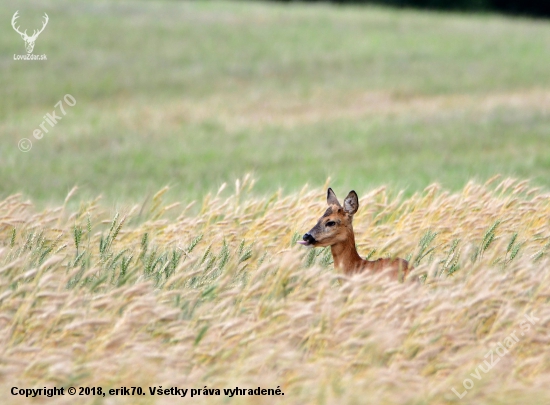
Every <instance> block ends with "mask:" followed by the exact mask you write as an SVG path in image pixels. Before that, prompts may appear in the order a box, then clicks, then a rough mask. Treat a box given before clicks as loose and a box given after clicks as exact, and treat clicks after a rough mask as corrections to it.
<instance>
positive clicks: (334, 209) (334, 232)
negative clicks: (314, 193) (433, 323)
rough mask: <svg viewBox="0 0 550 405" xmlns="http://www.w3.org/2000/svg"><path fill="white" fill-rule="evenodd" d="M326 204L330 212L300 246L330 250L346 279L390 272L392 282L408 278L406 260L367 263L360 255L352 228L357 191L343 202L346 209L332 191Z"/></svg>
mask: <svg viewBox="0 0 550 405" xmlns="http://www.w3.org/2000/svg"><path fill="white" fill-rule="evenodd" d="M327 203H328V205H329V208H328V209H327V210H326V212H325V213H324V215H323V216H322V217H321V218H320V219H319V221H318V222H317V224H316V225H315V226H314V227H313V228H311V230H310V231H309V232H308V233H306V234H305V235H304V237H303V240H304V241H303V242H300V243H302V244H304V245H307V246H313V247H326V246H330V250H331V253H332V258H333V259H334V267H335V268H336V269H337V270H339V271H342V272H343V273H344V274H346V275H351V274H355V273H361V272H363V271H371V272H381V271H383V270H386V269H389V275H390V277H391V278H392V279H395V280H402V279H404V278H405V277H406V276H407V274H408V273H409V272H410V270H411V265H410V264H409V262H407V261H406V260H404V259H400V258H395V259H378V260H365V259H362V258H361V257H360V256H359V254H358V253H357V249H356V248H355V234H354V232H353V226H352V221H353V215H354V214H355V213H356V212H357V209H358V208H359V199H358V198H357V194H356V193H355V191H350V192H349V194H348V196H347V197H346V199H345V200H344V206H342V205H340V203H339V202H338V199H337V198H336V195H335V194H334V191H332V189H331V188H329V189H328V192H327ZM327 224H328V225H327Z"/></svg>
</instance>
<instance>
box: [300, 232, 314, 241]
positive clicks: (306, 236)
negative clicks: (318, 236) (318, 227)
mask: <svg viewBox="0 0 550 405" xmlns="http://www.w3.org/2000/svg"><path fill="white" fill-rule="evenodd" d="M302 239H303V240H304V241H305V242H307V243H315V238H314V237H313V236H311V235H310V234H309V233H306V234H305V235H304V236H303V238H302Z"/></svg>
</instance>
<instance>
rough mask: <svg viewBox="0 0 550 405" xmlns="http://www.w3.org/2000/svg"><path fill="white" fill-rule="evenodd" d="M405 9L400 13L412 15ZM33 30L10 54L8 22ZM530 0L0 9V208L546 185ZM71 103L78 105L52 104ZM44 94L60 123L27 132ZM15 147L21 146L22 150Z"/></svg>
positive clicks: (544, 86)
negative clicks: (16, 197)
mask: <svg viewBox="0 0 550 405" xmlns="http://www.w3.org/2000/svg"><path fill="white" fill-rule="evenodd" d="M414 6H417V7H418V8H413V7H414ZM16 11H19V16H20V17H19V19H18V20H17V23H18V25H19V26H20V27H21V30H25V29H27V30H28V31H27V32H29V33H32V32H33V30H34V29H38V28H40V27H41V26H42V22H43V16H44V13H47V14H48V16H49V22H48V25H47V26H46V27H45V29H44V31H43V32H42V33H41V34H40V35H39V37H38V38H37V39H36V45H35V48H34V51H33V53H34V54H36V55H42V54H45V55H46V56H47V60H46V61H22V60H14V55H21V54H26V51H25V43H24V41H23V40H22V38H21V37H20V36H19V35H18V34H17V33H16V32H15V31H14V29H13V28H12V25H11V20H12V17H13V15H14V13H15V12H16ZM548 15H549V5H548V2H535V1H522V2H519V1H512V0H457V1H456V2H449V1H445V2H443V1H440V0H423V1H401V0H388V1H377V2H368V3H360V2H357V1H354V2H352V4H351V3H350V4H342V2H337V3H320V2H255V1H242V2H230V1H197V2H187V1H168V0H166V1H161V0H150V1H145V0H143V1H139V0H132V1H130V0H128V1H91V0H86V1H85V0H70V1H69V0H48V1H16V0H3V1H2V2H1V3H0V17H1V18H0V22H1V23H0V95H1V97H0V197H1V198H4V197H6V196H8V195H11V194H13V193H16V192H22V193H24V195H25V196H26V197H28V198H30V199H31V200H32V201H33V203H35V204H36V205H38V206H45V205H49V204H57V203H59V202H62V201H63V200H64V198H65V196H66V195H67V193H68V192H69V190H71V189H72V187H73V186H75V185H77V186H78V187H79V196H80V198H83V199H85V198H94V197H96V196H98V195H102V196H103V198H104V200H106V201H108V202H109V203H127V202H131V203H138V202H140V201H143V200H144V199H146V198H147V196H149V195H151V193H154V192H156V191H158V190H159V189H161V188H162V187H163V186H165V185H169V186H170V187H171V189H170V192H169V194H168V199H172V200H178V201H182V200H183V201H185V200H191V199H195V198H201V197H202V196H203V195H205V194H206V193H207V192H215V191H216V190H217V189H218V187H219V186H220V185H221V184H222V183H223V182H230V183H233V182H234V181H235V179H236V178H239V177H243V176H244V175H245V174H246V173H252V174H253V176H254V177H255V178H256V179H257V185H256V187H255V192H256V193H258V194H259V195H263V194H265V193H272V192H274V191H276V190H278V189H282V190H283V191H284V192H287V193H291V192H295V191H297V190H300V189H301V188H302V187H303V186H304V185H305V184H306V183H307V184H309V185H310V186H321V185H323V184H324V183H325V181H326V179H327V177H329V176H330V177H331V179H332V180H331V185H332V186H333V187H335V190H340V191H339V194H342V193H345V192H346V191H347V190H349V189H352V188H354V189H356V190H357V191H358V192H359V194H362V193H363V192H366V191H367V190H368V189H370V188H373V187H376V186H379V185H383V184H385V185H388V186H391V187H395V189H396V190H400V189H403V190H405V193H406V194H412V193H414V192H416V191H419V190H422V189H423V188H424V187H426V186H427V185H429V184H431V183H433V182H440V183H442V184H443V186H444V187H446V188H449V189H451V190H453V189H459V188H461V187H463V186H464V184H466V183H467V182H468V181H469V180H471V179H474V180H477V181H485V180H487V179H489V178H490V177H492V176H493V175H495V174H497V173H501V174H503V175H509V176H515V177H520V178H529V179H532V181H533V183H534V184H535V185H540V186H543V187H548V186H549V185H550V176H549V175H550V142H549V141H550V132H549V130H550V109H549V107H550V69H549V62H550V22H549V20H546V19H545V18H544V17H545V16H548ZM66 94H70V95H72V96H73V97H74V99H75V100H76V104H75V105H74V106H72V107H71V106H68V105H67V104H66V102H65V101H63V100H64V97H65V95H66ZM60 101H61V105H62V106H63V107H64V109H65V112H66V115H64V116H63V117H62V119H61V120H60V121H59V122H57V124H55V126H54V127H53V128H51V127H50V126H48V125H47V124H45V126H46V128H48V129H49V131H48V133H45V134H44V135H43V137H42V138H41V139H36V138H35V137H33V131H35V130H36V129H37V128H39V126H40V125H41V124H42V122H43V121H44V116H45V115H46V114H52V113H53V112H54V110H55V111H56V112H57V115H58V116H59V115H61V112H60V108H59V107H56V104H57V105H59V104H58V103H59V102H60ZM24 138H26V139H28V140H29V141H31V142H32V147H31V148H30V150H28V151H26V152H23V151H21V150H20V148H19V147H18V145H19V146H21V144H20V141H21V140H22V139H24Z"/></svg>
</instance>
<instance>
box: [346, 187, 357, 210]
mask: <svg viewBox="0 0 550 405" xmlns="http://www.w3.org/2000/svg"><path fill="white" fill-rule="evenodd" d="M358 208H359V199H358V198H357V193H356V192H355V191H353V190H351V191H350V192H349V194H348V196H347V197H346V199H345V200H344V211H346V213H347V214H348V215H353V214H355V213H356V212H357V209H358Z"/></svg>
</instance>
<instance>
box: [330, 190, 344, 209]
mask: <svg viewBox="0 0 550 405" xmlns="http://www.w3.org/2000/svg"><path fill="white" fill-rule="evenodd" d="M327 204H328V205H337V206H339V207H341V205H340V202H339V201H338V198H336V194H334V191H332V189H331V188H329V189H328V191H327Z"/></svg>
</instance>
